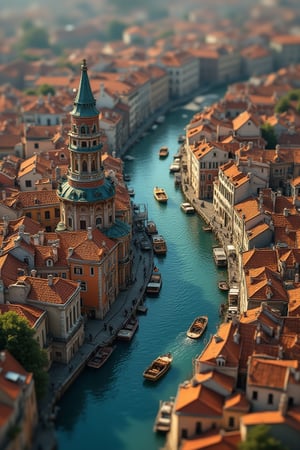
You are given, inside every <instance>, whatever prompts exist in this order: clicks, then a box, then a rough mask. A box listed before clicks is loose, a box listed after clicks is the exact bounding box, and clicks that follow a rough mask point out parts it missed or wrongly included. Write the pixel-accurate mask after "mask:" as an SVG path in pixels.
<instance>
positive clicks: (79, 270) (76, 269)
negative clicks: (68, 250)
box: [74, 266, 83, 275]
mask: <svg viewBox="0 0 300 450" xmlns="http://www.w3.org/2000/svg"><path fill="white" fill-rule="evenodd" d="M74 273H75V274H76V275H82V274H83V270H82V267H78V266H77V267H74Z"/></svg>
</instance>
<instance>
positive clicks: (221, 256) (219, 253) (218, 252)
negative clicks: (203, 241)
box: [213, 247, 227, 267]
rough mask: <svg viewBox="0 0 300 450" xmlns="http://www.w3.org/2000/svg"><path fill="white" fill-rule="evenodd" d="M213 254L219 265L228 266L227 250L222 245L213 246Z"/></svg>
mask: <svg viewBox="0 0 300 450" xmlns="http://www.w3.org/2000/svg"><path fill="white" fill-rule="evenodd" d="M213 256H214V260H215V263H216V266H218V267H226V266H227V257H226V253H225V250H224V249H223V248H222V247H215V248H213Z"/></svg>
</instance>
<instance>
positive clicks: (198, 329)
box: [186, 316, 208, 339]
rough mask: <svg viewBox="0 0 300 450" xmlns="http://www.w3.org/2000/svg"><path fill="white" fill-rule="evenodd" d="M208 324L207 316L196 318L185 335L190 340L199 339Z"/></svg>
mask: <svg viewBox="0 0 300 450" xmlns="http://www.w3.org/2000/svg"><path fill="white" fill-rule="evenodd" d="M207 323H208V317H207V316H198V317H196V318H195V319H194V320H193V322H192V324H191V325H190V327H189V329H188V330H187V332H186V335H187V336H188V337H189V338H191V339H199V338H200V337H201V336H202V334H203V333H204V331H205V329H206V327H207Z"/></svg>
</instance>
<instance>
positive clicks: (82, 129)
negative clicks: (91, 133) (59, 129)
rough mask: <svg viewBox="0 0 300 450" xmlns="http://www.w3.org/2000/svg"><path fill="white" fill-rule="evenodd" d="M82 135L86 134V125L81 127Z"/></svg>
mask: <svg viewBox="0 0 300 450" xmlns="http://www.w3.org/2000/svg"><path fill="white" fill-rule="evenodd" d="M80 133H81V134H85V126H84V125H82V126H81V127H80Z"/></svg>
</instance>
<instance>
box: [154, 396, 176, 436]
mask: <svg viewBox="0 0 300 450" xmlns="http://www.w3.org/2000/svg"><path fill="white" fill-rule="evenodd" d="M173 407H174V400H160V402H159V408H158V412H157V415H156V418H155V421H154V426H153V431H154V432H155V433H157V432H161V433H167V432H168V431H170V427H171V416H172V410H173Z"/></svg>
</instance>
